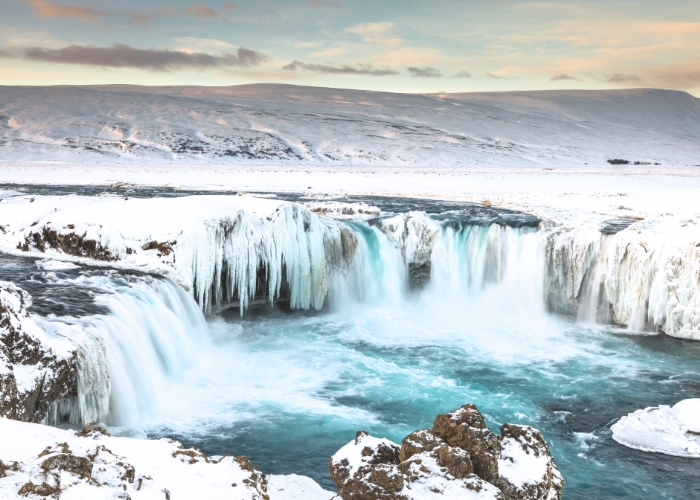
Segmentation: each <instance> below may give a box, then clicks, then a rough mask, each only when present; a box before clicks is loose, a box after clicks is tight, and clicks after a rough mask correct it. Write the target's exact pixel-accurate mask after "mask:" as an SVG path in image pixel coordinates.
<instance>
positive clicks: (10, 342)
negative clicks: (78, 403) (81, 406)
mask: <svg viewBox="0 0 700 500" xmlns="http://www.w3.org/2000/svg"><path fill="white" fill-rule="evenodd" d="M30 305H31V297H30V296H29V294H28V293H27V292H25V291H24V290H22V289H21V288H18V287H16V286H15V285H14V284H12V283H9V282H0V416H2V417H6V418H10V419H13V420H21V421H24V422H41V421H42V420H43V419H44V417H45V416H46V414H47V413H48V411H49V408H50V407H51V405H52V404H53V403H55V402H57V401H59V400H61V399H65V398H69V397H72V396H74V395H76V394H77V388H76V387H77V381H76V374H77V354H76V352H75V350H74V349H73V345H72V344H69V343H66V341H62V340H59V339H55V338H52V337H50V336H49V335H48V334H46V333H45V332H44V331H43V330H42V329H41V328H40V327H39V326H38V325H37V324H36V323H35V322H34V321H33V320H32V319H31V318H30V317H29V314H28V312H27V308H28V307H29V306H30Z"/></svg>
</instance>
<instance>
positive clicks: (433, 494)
mask: <svg viewBox="0 0 700 500" xmlns="http://www.w3.org/2000/svg"><path fill="white" fill-rule="evenodd" d="M329 470H330V474H331V479H332V480H333V482H335V483H336V486H337V488H338V498H339V499H342V500H351V499H363V500H414V499H415V500H418V499H420V500H424V499H425V500H428V499H439V498H450V499H457V500H459V499H500V500H530V499H533V500H534V499H541V500H554V499H560V498H561V495H562V486H563V484H564V480H563V479H562V477H561V474H559V471H558V470H557V468H556V465H555V463H554V459H553V458H552V456H551V454H550V453H549V447H548V446H547V443H546V442H545V440H544V438H543V437H542V435H541V434H540V433H539V431H537V430H536V429H533V428H532V427H529V426H522V425H514V424H505V425H503V426H502V427H501V436H500V437H499V436H496V435H495V434H494V433H492V432H491V431H490V430H489V429H488V427H486V424H485V423H484V418H483V416H482V415H481V413H479V411H478V410H477V409H476V407H475V406H474V405H465V406H463V407H462V408H460V409H459V410H456V411H454V412H451V413H446V414H443V415H438V416H437V418H436V419H435V423H434V425H433V429H432V431H431V430H428V429H424V430H419V431H415V432H413V433H411V434H409V435H408V436H406V438H405V439H404V440H403V442H402V443H401V446H399V445H397V444H395V443H392V442H391V441H389V440H387V439H377V438H374V437H372V436H370V435H369V434H368V433H367V432H365V431H360V432H358V433H357V436H356V437H355V440H354V441H352V442H350V443H348V444H347V445H345V446H344V447H343V448H341V449H340V450H339V451H338V452H337V453H336V454H335V455H333V457H331V459H330V462H329Z"/></svg>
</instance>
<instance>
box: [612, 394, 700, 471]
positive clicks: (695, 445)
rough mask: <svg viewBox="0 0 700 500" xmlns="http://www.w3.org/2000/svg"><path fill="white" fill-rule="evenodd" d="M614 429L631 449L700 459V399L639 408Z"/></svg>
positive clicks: (618, 440)
mask: <svg viewBox="0 0 700 500" xmlns="http://www.w3.org/2000/svg"><path fill="white" fill-rule="evenodd" d="M610 429H611V430H612V433H613V439H614V440H615V441H617V442H618V443H620V444H622V445H624V446H627V447H629V448H634V449H636V450H641V451H647V452H653V453H664V454H666V455H674V456H678V457H691V458H700V399H686V400H683V401H680V402H679V403H676V404H675V405H674V406H672V407H671V406H667V405H660V406H658V407H656V406H655V407H650V408H645V409H644V410H637V411H635V412H634V413H630V414H629V415H627V416H624V417H622V418H621V419H620V420H619V421H617V422H616V423H615V424H614V425H613V426H612V427H611V428H610Z"/></svg>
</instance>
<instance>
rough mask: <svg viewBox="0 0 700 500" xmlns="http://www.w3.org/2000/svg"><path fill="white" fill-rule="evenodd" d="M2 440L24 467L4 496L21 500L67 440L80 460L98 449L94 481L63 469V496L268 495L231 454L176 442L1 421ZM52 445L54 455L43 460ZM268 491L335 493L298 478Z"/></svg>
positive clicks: (316, 496) (0, 452) (5, 483)
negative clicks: (220, 454)
mask: <svg viewBox="0 0 700 500" xmlns="http://www.w3.org/2000/svg"><path fill="white" fill-rule="evenodd" d="M0 442H2V447H0V460H2V461H3V462H4V463H5V464H6V465H10V464H12V462H19V463H20V467H19V468H18V469H19V470H17V471H13V470H8V471H7V475H6V476H5V477H0V498H7V499H10V498H17V492H18V491H19V489H20V488H21V487H22V485H24V484H25V483H27V482H33V483H34V484H41V483H42V482H44V481H46V482H48V483H49V484H50V483H51V481H52V478H51V477H50V476H51V474H48V475H47V473H46V472H45V471H44V470H42V468H41V463H42V462H43V461H44V460H46V459H48V458H51V457H52V456H54V454H56V453H61V452H63V453H65V451H63V449H62V447H61V445H60V444H59V445H57V443H65V444H66V445H67V447H68V449H69V450H70V453H71V454H73V455H74V456H76V457H88V455H95V453H96V452H98V453H97V454H96V456H95V459H94V465H93V469H92V479H94V480H88V479H81V478H80V477H79V476H78V475H76V474H73V473H71V472H68V471H61V472H60V484H61V490H62V491H61V498H67V499H76V500H78V499H79V500H87V499H90V500H93V499H108V498H109V499H111V498H123V495H124V492H126V493H127V494H128V495H129V496H130V498H133V499H134V500H136V499H158V500H162V499H163V498H164V491H165V490H167V491H168V492H169V495H170V498H171V499H172V500H178V499H188V498H230V499H232V500H238V499H240V500H261V499H262V498H263V496H262V493H263V492H264V490H262V489H261V488H260V487H259V486H257V487H256V485H255V484H252V481H251V482H248V481H250V478H251V471H249V470H245V469H244V468H243V467H242V465H243V464H242V463H239V461H237V460H236V459H234V458H233V457H223V458H222V457H218V459H217V458H210V457H206V456H204V455H202V454H201V453H199V452H196V451H194V450H185V449H184V448H182V446H181V445H180V444H179V443H177V442H176V441H172V440H167V439H161V440H157V441H156V440H137V439H129V438H122V437H111V436H105V435H102V434H99V433H97V432H94V433H92V434H90V435H88V436H87V437H81V436H78V435H76V433H75V432H73V431H65V430H61V429H57V428H54V427H48V426H43V425H39V424H28V423H23V422H17V421H13V420H8V419H4V418H0ZM47 448H48V449H49V451H50V453H49V454H47V455H44V456H43V457H41V458H38V457H39V454H40V453H41V452H42V451H43V450H45V449H47ZM183 452H186V453H183ZM129 467H132V468H133V472H132V475H133V479H132V480H131V481H129V480H128V479H125V478H124V475H125V473H126V472H127V471H128V470H129ZM256 474H257V475H258V476H260V474H259V473H256ZM47 476H48V477H47ZM233 484H236V486H235V487H234V486H232V485H233ZM257 484H258V485H259V484H260V480H258V481H257ZM268 491H269V495H270V499H271V500H295V499H306V500H327V499H329V498H330V497H331V496H332V495H333V494H332V493H331V492H328V491H324V490H323V489H322V488H321V487H320V486H319V485H318V484H316V483H315V482H314V481H312V480H311V479H309V478H306V477H302V476H295V475H292V476H270V487H269V489H268Z"/></svg>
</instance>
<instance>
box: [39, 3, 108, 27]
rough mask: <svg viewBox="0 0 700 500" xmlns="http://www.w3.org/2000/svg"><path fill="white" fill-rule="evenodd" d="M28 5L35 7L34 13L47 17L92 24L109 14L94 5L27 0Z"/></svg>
mask: <svg viewBox="0 0 700 500" xmlns="http://www.w3.org/2000/svg"><path fill="white" fill-rule="evenodd" d="M27 5H29V6H30V7H31V8H32V9H34V15H36V16H39V17H43V18H46V19H77V20H78V21H81V22H84V23H90V24H99V23H101V22H102V20H103V19H104V18H106V17H107V16H108V14H107V13H106V12H103V11H100V10H97V9H93V8H92V7H78V6H77V5H70V4H61V3H51V2H49V1H48V0H27Z"/></svg>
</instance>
